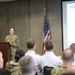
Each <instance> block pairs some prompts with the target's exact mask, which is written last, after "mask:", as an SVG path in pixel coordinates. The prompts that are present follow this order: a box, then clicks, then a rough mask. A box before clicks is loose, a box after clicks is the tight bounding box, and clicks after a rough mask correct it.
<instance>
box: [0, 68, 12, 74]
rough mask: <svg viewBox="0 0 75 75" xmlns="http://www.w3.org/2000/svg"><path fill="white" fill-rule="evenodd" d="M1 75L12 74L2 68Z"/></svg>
mask: <svg viewBox="0 0 75 75" xmlns="http://www.w3.org/2000/svg"><path fill="white" fill-rule="evenodd" d="M0 75H11V72H10V71H9V70H7V69H1V68H0Z"/></svg>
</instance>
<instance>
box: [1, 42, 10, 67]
mask: <svg viewBox="0 0 75 75" xmlns="http://www.w3.org/2000/svg"><path fill="white" fill-rule="evenodd" d="M0 51H1V52H2V54H3V59H4V67H5V65H6V62H8V61H10V54H11V45H10V44H9V43H8V42H0Z"/></svg>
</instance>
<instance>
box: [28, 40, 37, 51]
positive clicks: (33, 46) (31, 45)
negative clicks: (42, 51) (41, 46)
mask: <svg viewBox="0 0 75 75" xmlns="http://www.w3.org/2000/svg"><path fill="white" fill-rule="evenodd" d="M27 48H28V49H30V50H35V49H36V42H35V40H33V39H29V40H28V41H27Z"/></svg>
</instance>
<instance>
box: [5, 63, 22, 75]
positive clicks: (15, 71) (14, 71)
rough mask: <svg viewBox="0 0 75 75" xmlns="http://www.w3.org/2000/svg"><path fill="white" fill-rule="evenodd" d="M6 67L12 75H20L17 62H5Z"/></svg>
mask: <svg viewBox="0 0 75 75" xmlns="http://www.w3.org/2000/svg"><path fill="white" fill-rule="evenodd" d="M6 69H7V70H9V71H10V72H11V74H12V75H22V73H21V72H20V70H19V63H10V62H7V63H6Z"/></svg>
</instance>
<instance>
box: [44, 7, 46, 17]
mask: <svg viewBox="0 0 75 75" xmlns="http://www.w3.org/2000/svg"><path fill="white" fill-rule="evenodd" d="M44 16H46V8H44Z"/></svg>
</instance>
